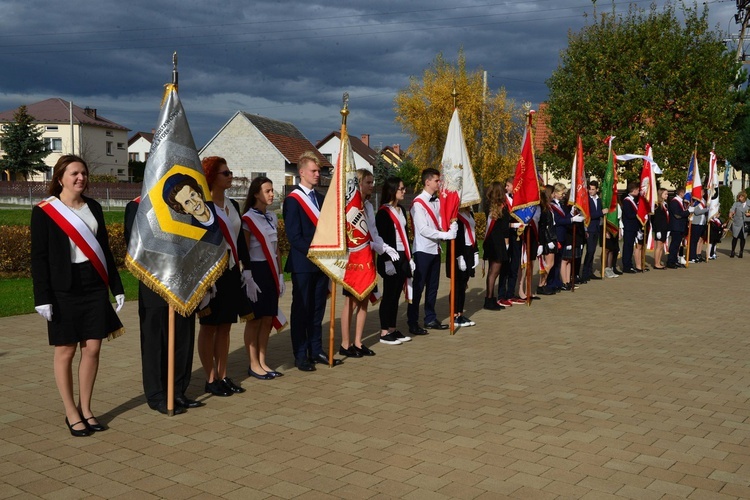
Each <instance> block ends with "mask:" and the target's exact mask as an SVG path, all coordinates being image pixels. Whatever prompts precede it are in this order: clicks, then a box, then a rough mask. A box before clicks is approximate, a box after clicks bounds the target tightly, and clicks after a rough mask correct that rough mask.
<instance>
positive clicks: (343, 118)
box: [340, 92, 349, 125]
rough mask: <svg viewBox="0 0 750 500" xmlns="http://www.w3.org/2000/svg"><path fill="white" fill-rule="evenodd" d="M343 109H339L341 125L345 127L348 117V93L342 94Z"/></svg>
mask: <svg viewBox="0 0 750 500" xmlns="http://www.w3.org/2000/svg"><path fill="white" fill-rule="evenodd" d="M342 101H343V107H342V108H341V111H340V113H341V124H342V125H346V117H347V116H348V115H349V92H344V96H343V99H342Z"/></svg>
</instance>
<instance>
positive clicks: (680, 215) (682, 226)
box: [669, 198, 690, 233]
mask: <svg viewBox="0 0 750 500" xmlns="http://www.w3.org/2000/svg"><path fill="white" fill-rule="evenodd" d="M689 215H690V212H688V211H687V210H685V208H684V207H683V205H682V201H681V200H679V199H676V198H672V199H671V200H669V230H670V231H675V232H679V233H684V232H685V230H686V229H687V221H688V216H689Z"/></svg>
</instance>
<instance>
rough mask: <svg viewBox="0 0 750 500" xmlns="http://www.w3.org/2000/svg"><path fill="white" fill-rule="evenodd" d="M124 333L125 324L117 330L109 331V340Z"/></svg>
mask: <svg viewBox="0 0 750 500" xmlns="http://www.w3.org/2000/svg"><path fill="white" fill-rule="evenodd" d="M124 334H125V327H124V326H122V327H120V328H118V329H117V330H115V331H114V332H109V333H108V334H107V340H108V341H109V340H114V339H116V338H117V337H120V336H122V335H124Z"/></svg>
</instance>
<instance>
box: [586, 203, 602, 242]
mask: <svg viewBox="0 0 750 500" xmlns="http://www.w3.org/2000/svg"><path fill="white" fill-rule="evenodd" d="M589 215H590V216H591V220H590V222H589V225H588V227H587V228H586V231H588V232H590V233H596V232H599V231H600V230H601V225H602V216H604V213H602V198H601V197H600V196H597V198H596V200H594V199H593V198H592V197H591V196H589Z"/></svg>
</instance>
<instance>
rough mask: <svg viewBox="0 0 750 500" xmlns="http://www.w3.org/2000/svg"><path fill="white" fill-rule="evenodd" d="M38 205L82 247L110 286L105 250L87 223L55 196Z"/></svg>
mask: <svg viewBox="0 0 750 500" xmlns="http://www.w3.org/2000/svg"><path fill="white" fill-rule="evenodd" d="M38 206H39V208H41V209H42V210H44V212H45V213H46V214H47V215H49V216H50V218H51V219H52V220H53V221H54V222H55V224H57V226H58V227H59V228H60V229H62V230H63V232H64V233H65V234H66V235H68V238H70V239H71V240H73V243H75V245H76V246H77V247H78V248H80V249H81V252H83V254H84V255H85V256H86V257H87V258H88V259H89V261H91V264H93V266H94V269H96V272H98V273H99V276H101V278H102V281H104V284H105V285H106V286H109V273H108V271H107V259H106V257H105V256H104V250H102V246H101V245H100V244H99V240H97V239H96V235H95V234H94V233H93V232H92V231H91V229H90V228H89V227H88V226H87V225H86V223H85V222H83V220H81V218H80V217H78V216H77V215H76V214H75V213H74V212H73V211H72V210H71V209H70V208H68V207H67V206H66V205H65V203H63V202H62V201H60V199H59V198H57V197H55V196H50V197H49V198H47V199H46V200H43V201H41V202H40V203H39V205H38Z"/></svg>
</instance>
